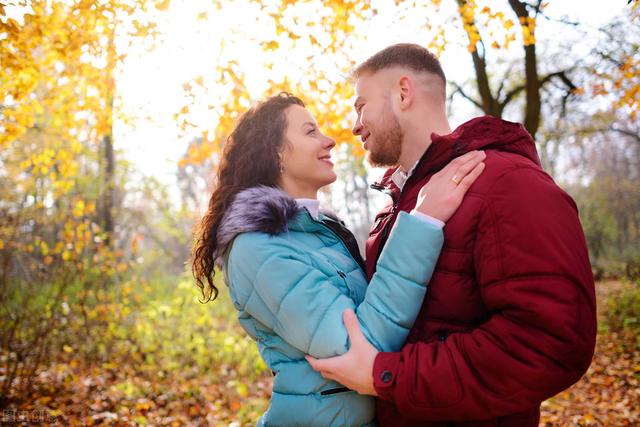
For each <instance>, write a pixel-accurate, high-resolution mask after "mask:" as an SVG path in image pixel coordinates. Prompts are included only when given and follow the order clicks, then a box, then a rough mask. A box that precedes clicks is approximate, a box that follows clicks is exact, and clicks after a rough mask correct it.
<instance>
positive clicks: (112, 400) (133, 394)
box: [2, 282, 640, 426]
mask: <svg viewBox="0 0 640 427" xmlns="http://www.w3.org/2000/svg"><path fill="white" fill-rule="evenodd" d="M178 288H180V287H178ZM183 288H185V287H184V286H183ZM636 290H637V286H636V285H631V284H629V283H621V282H611V283H601V284H599V286H598V298H599V309H600V328H599V336H598V343H597V348H596V353H595V356H594V360H593V363H592V365H591V368H590V369H589V371H588V373H587V374H586V375H585V376H584V377H583V378H582V379H581V380H580V381H579V382H578V383H577V384H575V385H574V386H573V387H571V388H570V389H568V390H566V391H564V392H562V393H560V394H559V395H557V396H555V397H554V398H552V399H549V400H548V401H546V402H544V403H543V405H542V418H541V425H543V426H556V425H558V426H560V425H561V426H574V425H575V426H582V425H584V426H592V425H593V426H600V425H603V426H604V425H616V426H624V425H637V424H638V423H640V405H639V402H640V387H639V381H640V348H639V346H638V338H637V337H636V334H635V333H634V330H635V329H634V322H636V321H637V319H634V318H633V317H632V316H633V313H634V311H633V310H635V308H637V307H635V308H634V306H633V304H636V303H637V302H638V300H637V299H634V298H631V299H630V298H629V297H628V295H629V294H630V293H632V292H635V291H636ZM172 301H173V302H172ZM179 302H180V301H178V300H171V299H169V300H167V301H165V302H164V305H161V304H154V307H156V308H157V307H161V308H162V307H164V308H163V309H162V310H164V312H163V311H162V310H160V314H158V313H157V312H155V311H150V312H147V313H146V314H145V316H149V318H148V319H146V320H145V318H138V319H137V321H138V323H137V325H138V327H137V328H138V329H137V330H138V333H139V334H143V335H144V333H146V332H145V331H146V328H147V327H151V331H152V333H151V336H152V337H154V336H158V339H162V340H164V341H166V340H168V339H172V342H163V343H157V344H158V345H151V344H149V342H145V344H144V345H141V344H139V342H142V341H144V340H142V338H141V337H139V336H135V337H129V339H130V340H132V342H134V340H136V339H137V340H138V344H136V348H137V349H138V350H137V351H138V352H139V351H140V350H142V351H143V352H145V351H146V352H149V351H156V352H158V354H156V355H154V357H149V356H151V355H150V354H142V355H141V354H137V353H136V354H122V355H118V356H116V357H114V359H113V360H112V361H102V362H101V363H99V364H97V363H90V362H89V361H88V360H83V358H80V357H78V354H75V353H74V352H73V351H68V349H67V351H66V352H65V353H66V354H67V358H66V360H61V361H60V362H58V363H55V364H52V365H50V366H47V367H43V368H42V369H41V370H40V371H39V373H38V375H37V376H36V377H35V378H33V387H32V391H31V392H30V393H29V395H24V396H12V397H11V400H10V401H9V405H8V406H7V407H6V408H5V409H4V410H3V414H2V421H3V424H9V425H10V424H14V423H15V424H25V425H26V424H28V425H34V424H35V425H64V426H87V425H88V426H107V425H108V426H130V425H162V426H201V425H210V426H223V425H225V426H241V425H254V424H255V421H256V420H257V418H258V417H259V416H260V414H261V413H262V412H263V411H264V409H265V408H266V405H267V401H268V398H269V391H270V388H271V373H270V372H269V371H268V370H267V369H266V367H265V366H264V365H263V364H261V363H260V362H257V361H256V360H255V359H256V358H259V357H258V354H257V351H256V350H255V348H254V346H253V343H252V342H251V341H250V340H249V339H248V338H246V337H245V336H244V335H243V334H242V331H241V330H240V329H239V328H237V325H235V323H234V320H235V319H234V313H233V310H232V308H230V307H229V305H230V304H229V302H228V301H227V300H226V299H225V298H224V297H223V299H222V300H221V301H216V302H215V303H210V304H206V305H198V308H197V309H193V310H191V311H189V310H188V309H187V308H186V307H185V305H184V304H178V305H177V306H176V307H180V308H172V304H174V303H175V304H177V303H179ZM183 302H184V301H183ZM630 304H631V305H630ZM214 307H215V308H214ZM621 307H622V308H621ZM162 313H164V314H162ZM200 316H207V317H206V318H200ZM209 317H210V318H209ZM198 319H200V320H198ZM145 322H147V323H148V324H147V325H146V326H145ZM140 325H142V326H140ZM171 328H173V329H174V330H176V329H177V330H178V332H179V333H178V334H177V335H170V336H169V335H166V334H167V333H168V329H171ZM207 331H208V332H207ZM205 332H207V333H205ZM171 337H173V338H171ZM196 337H201V339H202V341H201V342H200V340H198V339H197V338H196ZM147 338H148V337H147ZM194 340H195V341H196V344H193V341H194ZM160 344H161V345H160ZM169 348H172V349H173V350H172V351H167V349H169ZM182 353H185V354H189V356H186V355H185V354H182ZM163 354H164V356H163ZM181 354H182V355H181ZM194 354H195V355H198V354H200V356H199V357H197V358H195V359H194V358H193V355H194ZM208 355H210V357H209V356H208ZM165 356H167V357H169V358H170V360H171V361H173V362H175V361H176V360H177V361H181V363H179V364H177V365H176V364H175V363H173V364H170V363H169V362H168V360H169V359H167V357H165Z"/></svg>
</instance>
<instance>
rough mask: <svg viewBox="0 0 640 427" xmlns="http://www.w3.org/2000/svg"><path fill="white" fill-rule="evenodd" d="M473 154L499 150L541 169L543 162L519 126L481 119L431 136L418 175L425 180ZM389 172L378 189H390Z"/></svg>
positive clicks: (532, 142)
mask: <svg viewBox="0 0 640 427" xmlns="http://www.w3.org/2000/svg"><path fill="white" fill-rule="evenodd" d="M473 150H496V151H503V152H509V153H513V154H517V155H520V156H523V157H526V158H527V159H529V160H531V161H533V162H534V163H535V164H536V165H538V166H540V158H539V157H538V152H537V150H536V144H535V142H534V141H533V138H532V137H531V135H530V134H529V132H527V130H526V129H525V128H524V126H523V125H522V124H520V123H514V122H509V121H507V120H502V119H498V118H496V117H492V116H481V117H476V118H474V119H471V120H469V121H468V122H465V123H463V124H462V125H460V126H458V127H457V128H456V129H455V130H454V131H453V132H451V133H450V134H447V135H438V134H437V133H432V134H431V145H430V146H429V148H428V149H427V151H426V152H425V153H424V155H423V156H422V158H421V159H420V161H419V163H418V166H417V167H416V170H415V174H416V175H418V176H425V175H427V174H429V173H433V172H435V171H438V170H440V169H441V168H443V167H444V166H445V165H446V164H447V163H449V162H450V161H451V160H452V159H453V158H455V157H458V156H461V155H463V154H465V153H467V152H469V151H473ZM396 169H397V168H396V167H394V168H390V169H389V170H387V172H386V173H385V174H384V177H383V179H382V181H381V182H380V183H378V185H382V186H389V185H390V184H392V183H391V175H392V174H393V172H395V170H396Z"/></svg>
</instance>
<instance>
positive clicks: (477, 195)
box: [366, 117, 596, 427]
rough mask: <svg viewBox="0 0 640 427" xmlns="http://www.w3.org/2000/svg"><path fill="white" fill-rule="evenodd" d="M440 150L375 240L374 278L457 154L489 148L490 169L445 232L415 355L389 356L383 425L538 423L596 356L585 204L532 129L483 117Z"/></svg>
mask: <svg viewBox="0 0 640 427" xmlns="http://www.w3.org/2000/svg"><path fill="white" fill-rule="evenodd" d="M432 141H433V143H432V144H431V146H430V147H429V149H428V150H427V151H426V153H425V154H424V156H423V157H422V158H421V159H420V161H419V163H418V165H417V167H416V169H415V172H414V174H413V175H412V176H411V177H410V178H409V180H408V181H407V183H406V184H405V187H404V190H403V191H402V192H400V190H399V189H398V188H397V187H396V186H395V185H394V184H393V183H392V182H391V180H390V176H391V174H392V173H393V171H394V170H393V169H390V170H389V171H387V173H386V174H385V176H384V178H383V179H382V181H381V182H380V183H377V184H375V185H374V187H377V188H378V189H381V190H382V191H385V192H388V193H389V194H390V195H391V197H392V202H391V204H390V205H389V206H387V207H386V208H384V209H383V210H382V211H381V212H380V213H379V214H378V215H377V217H376V221H375V223H374V225H373V228H372V230H371V232H370V235H369V239H368V241H367V258H366V259H367V274H368V276H369V278H370V277H371V276H372V275H373V273H374V271H375V267H376V261H377V258H378V256H379V254H380V250H381V248H382V246H383V245H384V243H385V239H386V236H387V234H388V232H389V230H390V228H391V226H392V225H393V222H394V221H395V218H396V215H397V213H398V211H400V210H403V211H410V210H411V209H413V207H414V206H415V203H416V198H417V196H418V192H419V190H420V188H421V187H422V186H423V184H424V183H425V182H427V181H428V180H429V178H430V177H431V176H432V174H434V173H435V172H437V171H438V170H440V169H442V168H443V167H444V166H445V165H446V164H447V163H448V162H449V161H450V160H451V159H452V158H454V157H457V156H459V155H461V154H464V153H466V152H468V151H471V150H476V149H481V150H485V152H486V154H487V158H486V160H485V163H486V168H485V170H484V172H483V173H482V175H481V176H480V177H479V178H478V180H477V181H476V182H475V183H474V184H473V186H472V187H471V189H470V190H469V192H468V193H467V195H466V196H465V198H464V200H463V202H462V205H461V206H460V208H459V209H458V211H457V212H456V213H455V215H454V216H453V217H452V218H451V219H450V220H449V221H448V222H447V224H446V226H445V229H444V237H445V241H444V248H443V250H442V253H441V255H440V259H439V261H438V264H437V266H436V270H435V273H434V275H433V277H432V279H431V281H430V283H429V286H428V291H427V296H426V298H425V301H424V304H423V306H422V310H421V312H420V314H419V316H418V319H417V321H416V322H415V325H414V326H413V329H412V330H411V333H410V335H409V337H408V339H407V342H406V344H405V346H404V348H403V349H402V350H401V351H400V352H396V353H379V354H378V356H377V358H376V360H375V364H374V368H373V376H374V385H375V388H376V390H377V393H378V394H379V396H380V398H379V399H378V406H377V417H378V422H379V424H380V425H381V426H403V427H404V426H501V427H505V426H508V427H510V426H513V427H516V426H517V427H526V426H537V425H538V422H539V417H540V403H541V402H542V401H543V400H545V399H547V398H549V397H551V396H553V395H555V394H556V393H558V392H560V391H561V390H563V389H565V388H567V387H569V386H570V385H571V384H573V383H575V382H576V381H577V380H578V379H580V377H581V376H582V375H583V374H584V373H585V371H586V370H587V368H588V367H589V364H590V363H591V358H592V356H593V351H594V346H595V337H596V307H595V296H594V283H593V276H592V273H591V265H590V263H589V257H588V253H587V246H586V241H585V238H584V234H583V231H582V227H581V225H580V221H579V219H578V212H577V208H576V205H575V203H574V201H573V200H572V199H571V197H569V195H568V194H567V193H565V192H564V191H563V190H562V189H560V188H559V187H558V186H557V185H556V184H555V183H554V182H553V180H552V179H551V177H549V175H547V174H546V173H545V172H544V171H543V170H542V168H541V167H540V161H539V158H538V155H537V152H536V148H535V144H534V142H533V140H532V139H531V136H530V135H529V134H528V133H527V132H526V131H525V130H524V128H523V127H522V125H520V124H517V123H511V122H507V121H504V120H500V119H496V118H493V117H479V118H476V119H473V120H471V121H469V122H467V123H465V124H463V125H462V126H460V127H459V128H457V129H456V130H455V131H454V132H453V133H451V134H449V135H446V136H439V135H436V134H433V135H432Z"/></svg>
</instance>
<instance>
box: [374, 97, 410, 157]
mask: <svg viewBox="0 0 640 427" xmlns="http://www.w3.org/2000/svg"><path fill="white" fill-rule="evenodd" d="M373 130H374V131H376V132H375V133H374V141H372V142H373V144H371V147H370V148H369V155H368V157H367V159H368V161H369V163H371V165H372V166H376V167H389V166H395V165H397V164H398V160H399V159H400V153H401V151H402V140H403V138H404V133H403V132H402V128H401V127H400V123H399V122H398V118H397V117H396V115H395V114H394V113H393V110H392V109H391V105H390V102H389V101H388V100H387V103H386V104H385V109H384V113H383V116H382V120H381V123H378V126H376V127H375V128H374V129H373Z"/></svg>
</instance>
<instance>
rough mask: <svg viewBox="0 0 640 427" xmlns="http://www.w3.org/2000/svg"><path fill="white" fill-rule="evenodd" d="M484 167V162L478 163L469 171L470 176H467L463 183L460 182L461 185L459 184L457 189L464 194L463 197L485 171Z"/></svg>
mask: <svg viewBox="0 0 640 427" xmlns="http://www.w3.org/2000/svg"><path fill="white" fill-rule="evenodd" d="M484 166H485V163H484V162H481V163H478V164H477V165H475V167H474V168H473V169H471V171H469V173H468V174H466V176H465V177H464V178H462V181H460V184H458V187H457V188H456V190H458V191H460V192H462V194H461V196H462V195H464V194H465V193H466V192H467V190H468V189H469V187H471V184H473V183H474V182H475V180H476V178H478V177H479V176H480V174H481V173H482V171H483V170H484Z"/></svg>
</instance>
